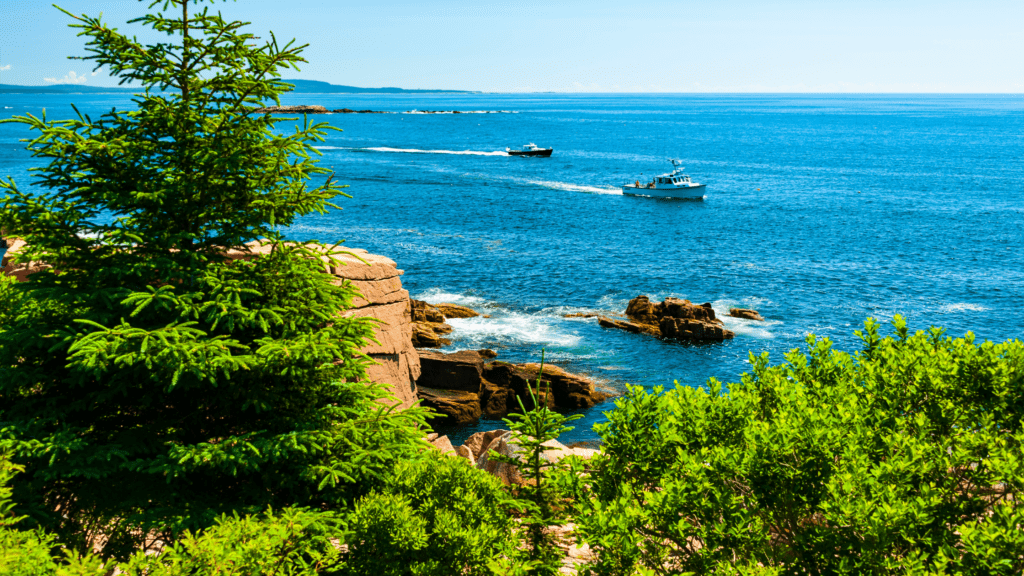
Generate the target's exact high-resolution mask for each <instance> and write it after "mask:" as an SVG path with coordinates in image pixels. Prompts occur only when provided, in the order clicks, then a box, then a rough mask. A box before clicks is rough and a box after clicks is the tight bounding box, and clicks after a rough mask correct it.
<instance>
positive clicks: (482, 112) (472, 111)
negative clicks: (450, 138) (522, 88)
mask: <svg viewBox="0 0 1024 576" xmlns="http://www.w3.org/2000/svg"><path fill="white" fill-rule="evenodd" d="M402 114H519V112H516V111H514V110H406V111H405V112H402Z"/></svg>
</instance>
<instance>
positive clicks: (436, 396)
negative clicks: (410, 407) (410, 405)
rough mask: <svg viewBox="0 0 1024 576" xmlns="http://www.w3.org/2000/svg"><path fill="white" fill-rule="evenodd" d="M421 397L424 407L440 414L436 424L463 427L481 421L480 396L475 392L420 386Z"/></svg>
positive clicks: (433, 421) (435, 421)
mask: <svg viewBox="0 0 1024 576" xmlns="http://www.w3.org/2000/svg"><path fill="white" fill-rule="evenodd" d="M419 397H420V400H421V404H422V405H423V406H426V407H427V408H432V409H433V410H435V411H436V412H437V413H438V414H440V417H438V418H436V419H434V420H432V423H434V424H439V425H446V426H461V425H463V424H470V423H473V422H476V421H477V420H479V419H480V395H479V394H476V393H474V392H466V391H463V390H438V389H433V388H426V387H424V386H419Z"/></svg>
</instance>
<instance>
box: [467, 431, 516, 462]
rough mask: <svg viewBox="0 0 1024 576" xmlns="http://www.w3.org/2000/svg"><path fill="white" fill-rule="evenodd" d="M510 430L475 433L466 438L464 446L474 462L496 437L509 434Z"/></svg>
mask: <svg viewBox="0 0 1024 576" xmlns="http://www.w3.org/2000/svg"><path fill="white" fill-rule="evenodd" d="M510 433H511V430H501V429H498V430H490V431H487V432H477V433H476V434H473V435H472V436H470V437H469V438H466V443H465V444H464V446H465V447H466V448H468V449H469V450H470V451H471V452H472V453H473V458H474V460H475V459H477V458H479V457H480V455H482V454H483V453H484V449H485V448H487V447H488V446H490V445H491V442H493V441H494V439H495V438H497V437H498V436H502V435H504V434H510Z"/></svg>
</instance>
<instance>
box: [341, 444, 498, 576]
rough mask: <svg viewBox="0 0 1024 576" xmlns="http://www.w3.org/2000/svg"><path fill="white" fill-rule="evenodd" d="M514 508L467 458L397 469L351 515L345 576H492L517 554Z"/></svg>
mask: <svg viewBox="0 0 1024 576" xmlns="http://www.w3.org/2000/svg"><path fill="white" fill-rule="evenodd" d="M514 506H515V502H514V500H512V498H511V497H510V496H509V495H508V494H507V493H506V492H505V490H504V487H503V486H502V484H501V481H499V480H498V479H497V478H495V477H493V476H491V475H489V474H487V473H485V472H483V471H481V470H478V469H476V468H474V467H473V466H472V465H471V464H469V463H468V462H466V461H465V460H464V459H462V458H455V457H451V456H444V455H440V454H438V455H435V456H433V457H432V458H429V459H427V460H425V461H422V462H416V463H409V464H403V465H400V466H398V467H397V468H396V469H395V471H394V473H393V474H392V476H391V478H390V479H389V480H388V481H387V483H386V484H385V486H384V488H383V489H382V490H381V491H380V492H378V493H374V494H371V495H369V496H366V497H364V498H363V499H362V500H360V501H359V503H358V504H357V505H356V509H355V512H354V513H353V514H352V515H351V517H350V519H349V521H350V528H351V530H352V533H353V534H352V536H351V537H350V540H349V542H350V552H349V554H348V566H347V568H346V570H347V572H346V573H347V574H352V575H353V576H358V575H364V574H366V575H373V576H405V575H415V576H428V575H430V576H447V575H450V574H465V575H474V574H480V575H482V574H490V573H491V572H490V569H489V568H488V565H489V564H490V563H491V562H493V561H495V560H496V559H500V558H513V557H514V556H516V554H517V550H516V547H517V545H518V538H517V535H516V530H515V524H514V522H513V521H512V517H511V515H510V510H511V509H512V508H513V507H514Z"/></svg>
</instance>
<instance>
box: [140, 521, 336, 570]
mask: <svg viewBox="0 0 1024 576" xmlns="http://www.w3.org/2000/svg"><path fill="white" fill-rule="evenodd" d="M344 537H345V532H344V523H343V522H342V521H341V520H340V519H339V518H338V517H337V516H335V515H334V514H332V513H330V512H318V511H313V510H304V509H299V508H286V509H284V510H281V511H280V512H278V513H273V512H272V511H267V512H266V513H265V514H262V515H259V516H245V517H239V516H237V515H236V516H225V517H222V518H219V519H218V520H217V522H216V524H215V525H214V526H212V527H210V528H208V529H206V530H204V531H203V532H202V533H199V534H195V533H192V532H186V533H185V534H184V536H183V537H182V538H181V539H180V540H179V541H178V542H177V543H176V544H174V545H173V546H169V547H167V548H166V549H165V550H164V551H163V552H162V553H161V554H159V555H148V554H145V553H142V552H139V553H137V554H136V555H135V556H133V557H132V558H131V560H130V561H129V562H128V563H127V564H125V565H124V566H122V570H123V573H125V574H127V575H129V576H206V575H209V576H214V575H216V576H249V575H255V574H268V575H269V574H274V575H280V576H315V575H317V574H328V573H334V572H335V571H336V570H337V569H338V568H340V567H341V565H342V564H341V549H340V546H339V545H337V544H336V543H337V542H339V540H340V541H343V540H344Z"/></svg>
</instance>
